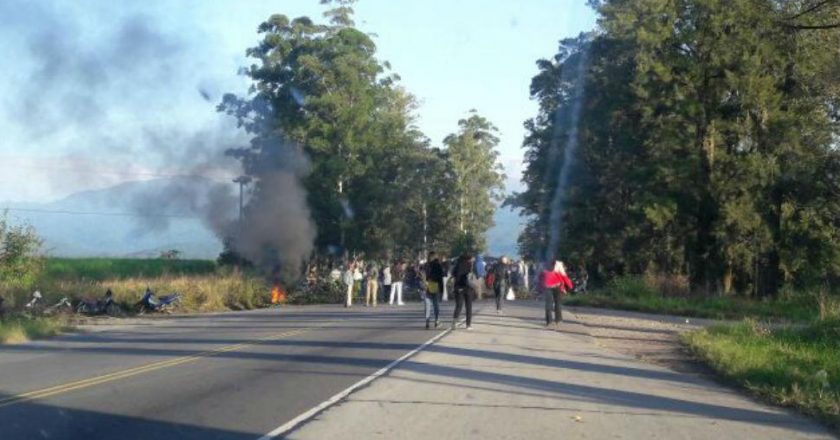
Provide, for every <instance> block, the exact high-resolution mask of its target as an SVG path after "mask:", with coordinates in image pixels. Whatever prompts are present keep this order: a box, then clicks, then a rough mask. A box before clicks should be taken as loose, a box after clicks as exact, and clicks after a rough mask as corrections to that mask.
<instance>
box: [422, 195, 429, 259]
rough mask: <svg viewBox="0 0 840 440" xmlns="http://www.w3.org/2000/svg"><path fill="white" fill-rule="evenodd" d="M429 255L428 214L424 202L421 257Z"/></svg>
mask: <svg viewBox="0 0 840 440" xmlns="http://www.w3.org/2000/svg"><path fill="white" fill-rule="evenodd" d="M428 254H429V213H428V211H427V210H426V202H423V255H428Z"/></svg>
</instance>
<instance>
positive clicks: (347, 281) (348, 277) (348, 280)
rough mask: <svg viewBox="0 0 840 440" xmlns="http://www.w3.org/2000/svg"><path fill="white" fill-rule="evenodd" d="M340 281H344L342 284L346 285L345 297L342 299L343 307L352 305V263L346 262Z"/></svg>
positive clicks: (353, 281) (353, 280)
mask: <svg viewBox="0 0 840 440" xmlns="http://www.w3.org/2000/svg"><path fill="white" fill-rule="evenodd" d="M342 281H344V285H345V286H346V287H347V298H346V300H345V301H344V307H353V285H354V284H355V282H356V280H355V279H354V278H353V263H350V262H348V263H347V268H346V270H345V271H344V278H343V279H342Z"/></svg>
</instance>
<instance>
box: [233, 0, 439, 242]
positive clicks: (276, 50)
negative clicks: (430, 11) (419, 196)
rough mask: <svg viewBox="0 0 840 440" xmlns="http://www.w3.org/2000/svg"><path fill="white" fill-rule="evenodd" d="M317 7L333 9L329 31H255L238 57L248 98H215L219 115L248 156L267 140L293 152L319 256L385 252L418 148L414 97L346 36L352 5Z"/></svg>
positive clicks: (280, 25) (363, 37) (295, 27)
mask: <svg viewBox="0 0 840 440" xmlns="http://www.w3.org/2000/svg"><path fill="white" fill-rule="evenodd" d="M322 3H323V4H334V5H333V6H334V7H333V8H332V9H330V10H328V11H327V12H326V13H325V14H324V15H325V16H326V17H327V18H328V19H329V24H318V23H315V22H314V21H312V20H311V19H309V18H308V17H298V18H295V19H289V18H288V17H286V16H285V15H273V16H272V17H270V18H269V19H268V20H267V21H266V22H264V23H262V24H261V25H260V26H259V33H260V34H261V35H262V40H261V41H260V43H259V44H258V45H257V46H255V47H253V48H251V49H248V51H247V54H248V55H249V56H250V57H251V58H253V59H255V61H256V62H255V63H254V64H253V65H251V66H250V67H249V68H247V69H245V74H246V75H247V76H249V77H250V78H251V80H252V81H253V85H252V87H251V93H250V95H249V96H248V97H237V96H233V95H227V96H225V98H224V101H223V102H222V104H221V105H220V110H221V111H225V112H227V113H229V114H232V115H234V116H236V117H237V118H238V119H239V121H240V123H241V124H242V125H244V126H245V127H246V128H247V129H248V130H249V131H251V132H252V133H253V134H254V135H255V136H256V139H257V140H258V141H257V142H252V144H253V145H258V147H256V150H260V149H271V148H275V147H274V146H273V145H272V143H271V142H268V140H269V139H275V138H276V137H277V136H278V133H280V134H282V136H283V137H285V138H288V139H289V140H290V141H292V142H293V143H295V144H297V145H300V146H301V147H302V150H303V152H304V153H305V155H306V157H307V158H308V163H309V164H308V173H307V174H306V175H305V176H304V177H303V179H304V186H305V188H306V190H307V194H308V200H307V202H308V205H309V207H310V209H311V211H312V217H313V218H314V220H315V223H316V225H317V231H318V234H317V238H316V244H317V247H318V248H319V249H322V250H325V249H335V248H340V249H342V250H344V251H351V252H367V253H374V254H382V253H387V252H392V251H394V250H395V247H397V246H403V245H405V241H404V240H401V236H400V235H399V233H398V231H399V230H400V226H399V224H400V223H401V222H402V221H403V219H402V218H401V215H402V213H401V212H400V211H399V210H398V209H397V207H398V206H399V194H400V193H403V192H405V191H407V190H411V189H412V187H411V186H407V184H406V182H409V181H411V180H412V176H411V174H412V173H414V172H416V171H415V170H413V169H412V168H411V167H410V164H411V163H412V158H413V157H415V156H417V155H418V154H423V153H425V152H426V150H428V147H427V145H426V143H425V142H424V137H423V135H422V133H420V132H419V131H418V130H417V129H416V127H414V125H413V122H414V119H413V111H414V110H415V104H414V98H413V97H412V96H411V95H410V94H409V93H407V92H406V91H405V90H404V89H402V88H401V87H399V85H398V83H397V81H398V79H399V78H398V77H397V76H396V75H393V74H388V69H389V65H388V63H385V62H380V61H379V60H378V59H377V58H376V46H375V44H374V42H373V40H372V39H371V37H370V36H369V35H368V34H365V33H363V32H361V31H359V30H358V29H356V28H355V27H354V23H353V9H352V4H353V3H354V1H351V0H341V1H335V2H331V1H322ZM259 139H265V140H266V141H265V142H260V141H259ZM237 154H238V155H240V156H242V157H243V160H251V161H252V162H253V161H255V159H254V158H258V157H260V155H261V153H260V151H255V148H251V149H245V150H244V151H243V150H240V151H238V152H237ZM248 157H251V159H248ZM246 171H247V168H246ZM398 238H399V239H398Z"/></svg>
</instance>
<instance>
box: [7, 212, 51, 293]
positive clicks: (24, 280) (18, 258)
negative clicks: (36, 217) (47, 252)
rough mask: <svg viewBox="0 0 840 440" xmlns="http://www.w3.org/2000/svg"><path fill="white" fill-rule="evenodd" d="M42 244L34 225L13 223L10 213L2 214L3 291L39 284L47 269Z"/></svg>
mask: <svg viewBox="0 0 840 440" xmlns="http://www.w3.org/2000/svg"><path fill="white" fill-rule="evenodd" d="M40 247H41V239H40V238H39V237H38V235H37V234H36V233H35V229H34V228H32V226H30V225H27V224H19V225H13V224H11V222H10V221H9V217H8V214H7V213H3V214H2V216H0V294H2V293H3V292H8V291H11V290H19V289H28V288H30V287H32V286H33V285H34V284H35V282H36V281H37V279H38V276H39V275H40V273H41V269H42V268H43V260H42V259H41V258H40V257H39V256H38V255H37V252H38V250H39V249H40Z"/></svg>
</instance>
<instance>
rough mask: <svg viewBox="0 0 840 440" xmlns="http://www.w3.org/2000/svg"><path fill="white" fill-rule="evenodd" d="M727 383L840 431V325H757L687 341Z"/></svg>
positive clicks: (747, 324) (718, 330) (839, 322)
mask: <svg viewBox="0 0 840 440" xmlns="http://www.w3.org/2000/svg"><path fill="white" fill-rule="evenodd" d="M683 342H684V343H686V344H687V345H688V346H689V347H690V348H691V350H692V351H693V352H694V353H695V354H696V355H697V356H698V357H699V358H700V359H702V360H703V361H705V362H706V363H708V364H709V365H710V366H711V367H712V368H714V369H715V370H716V371H717V372H718V373H720V374H721V375H722V376H723V377H724V378H726V379H728V380H730V381H732V382H734V383H736V384H738V385H739V386H742V387H744V388H746V389H747V390H749V391H750V392H751V393H753V394H755V395H757V396H759V397H761V398H763V399H765V400H767V401H769V402H772V403H776V404H779V405H783V406H788V407H793V408H797V409H799V410H801V411H803V412H805V413H807V414H810V415H813V416H815V417H817V418H819V419H821V420H823V421H825V422H826V423H828V424H829V425H830V426H831V427H832V428H833V429H834V430H835V432H838V431H840V319H834V320H828V321H823V322H819V323H815V324H811V325H808V326H805V327H795V328H793V327H788V328H781V329H772V330H771V329H768V328H767V327H765V326H763V325H761V324H759V323H757V322H756V321H753V320H746V321H744V322H743V323H741V324H738V325H735V326H717V327H711V328H708V329H704V330H699V331H696V332H692V333H687V334H684V335H683Z"/></svg>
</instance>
